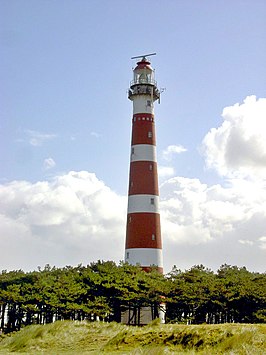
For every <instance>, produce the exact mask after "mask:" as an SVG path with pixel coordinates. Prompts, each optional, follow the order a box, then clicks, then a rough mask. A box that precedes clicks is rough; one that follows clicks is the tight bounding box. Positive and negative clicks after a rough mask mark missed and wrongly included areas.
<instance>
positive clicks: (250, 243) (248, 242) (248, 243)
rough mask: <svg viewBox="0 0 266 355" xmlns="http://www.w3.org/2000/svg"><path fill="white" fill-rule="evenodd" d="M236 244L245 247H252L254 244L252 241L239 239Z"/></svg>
mask: <svg viewBox="0 0 266 355" xmlns="http://www.w3.org/2000/svg"><path fill="white" fill-rule="evenodd" d="M238 242H239V243H240V244H245V245H253V244H254V242H253V241H252V240H247V239H245V240H243V239H239V241H238Z"/></svg>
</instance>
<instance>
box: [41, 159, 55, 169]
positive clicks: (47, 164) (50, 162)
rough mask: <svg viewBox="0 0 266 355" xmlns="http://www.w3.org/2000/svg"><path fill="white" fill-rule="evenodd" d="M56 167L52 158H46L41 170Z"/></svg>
mask: <svg viewBox="0 0 266 355" xmlns="http://www.w3.org/2000/svg"><path fill="white" fill-rule="evenodd" d="M55 166H56V163H55V161H54V159H53V158H47V159H44V161H43V169H44V170H50V169H52V168H54V167H55Z"/></svg>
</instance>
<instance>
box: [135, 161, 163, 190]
mask: <svg viewBox="0 0 266 355" xmlns="http://www.w3.org/2000/svg"><path fill="white" fill-rule="evenodd" d="M128 194H129V195H139V194H147V195H159V186H158V176H157V163H155V162H152V161H134V162H131V163H130V172H129V188H128Z"/></svg>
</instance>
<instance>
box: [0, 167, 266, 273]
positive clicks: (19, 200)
mask: <svg viewBox="0 0 266 355" xmlns="http://www.w3.org/2000/svg"><path fill="white" fill-rule="evenodd" d="M249 188H251V191H252V192H251V193H250V194H246V191H247V190H249ZM160 190H161V204H160V210H161V225H162V236H163V245H164V263H165V270H166V271H169V270H170V269H171V267H172V266H173V265H174V264H176V265H177V266H178V267H180V268H182V269H184V268H189V267H191V266H192V265H194V264H199V263H202V264H204V265H206V266H208V267H211V268H213V269H215V268H218V267H219V266H220V265H221V264H223V263H228V264H233V265H239V266H241V265H246V266H247V267H248V268H250V269H251V270H259V271H262V269H263V267H264V260H265V245H266V243H265V242H266V237H265V236H264V235H265V229H266V188H265V186H264V185H262V184H254V183H252V182H250V181H249V182H245V183H243V184H242V185H241V184H239V183H236V181H233V182H232V184H230V185H228V186H227V187H222V186H221V185H213V186H207V185H206V184H202V183H201V182H200V181H199V180H198V179H189V178H184V177H174V178H171V179H169V180H168V181H165V182H164V183H163V184H162V185H161V189H160ZM126 204H127V198H126V196H119V195H117V194H116V193H115V192H114V191H112V190H111V189H110V188H109V187H107V186H106V185H105V184H104V182H102V181H100V180H99V179H97V177H96V176H95V174H91V173H88V172H86V171H81V172H73V171H72V172H69V173H68V174H65V175H61V176H57V177H55V178H54V179H53V180H51V181H40V182H37V183H30V182H27V181H13V182H10V183H5V184H2V185H0V242H1V248H2V249H3V250H5V253H2V255H1V260H0V269H14V268H23V269H34V268H36V267H37V266H38V265H41V266H42V265H45V264H46V263H50V264H52V265H58V266H63V265H67V264H68V265H77V264H78V263H83V264H86V263H89V262H91V261H95V260H98V259H102V260H115V261H117V262H118V261H119V260H122V259H123V254H124V242H125V230H126V223H125V221H126Z"/></svg>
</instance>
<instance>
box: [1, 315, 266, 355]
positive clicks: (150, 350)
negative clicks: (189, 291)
mask: <svg viewBox="0 0 266 355" xmlns="http://www.w3.org/2000/svg"><path fill="white" fill-rule="evenodd" d="M11 353H12V354H53V355H59V354H68V355H70V354H71V355H74V354H133V355H161V354H204V355H206V354H228V355H229V354H230V355H233V354H239V355H242V354H256V355H260V354H261V355H262V354H266V324H257V325H252V324H222V325H189V326H188V325H178V324H166V325H159V324H151V325H148V326H145V327H128V326H126V325H122V324H117V323H96V322H95V323H87V322H70V321H64V322H55V323H53V324H47V325H43V326H42V325H32V326H29V327H25V328H24V329H22V330H21V331H19V332H16V333H13V334H10V335H8V336H5V337H3V338H2V340H0V354H1V355H2V354H3V355H4V354H11Z"/></svg>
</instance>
